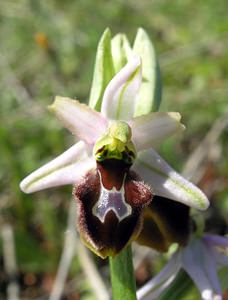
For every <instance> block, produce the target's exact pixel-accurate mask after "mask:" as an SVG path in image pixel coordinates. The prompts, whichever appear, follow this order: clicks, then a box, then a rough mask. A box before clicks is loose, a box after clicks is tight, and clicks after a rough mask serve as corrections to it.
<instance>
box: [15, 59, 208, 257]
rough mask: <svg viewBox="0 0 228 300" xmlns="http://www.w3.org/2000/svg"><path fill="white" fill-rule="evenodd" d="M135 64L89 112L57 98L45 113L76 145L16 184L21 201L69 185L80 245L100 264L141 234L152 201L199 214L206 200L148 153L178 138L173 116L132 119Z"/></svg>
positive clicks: (138, 67)
mask: <svg viewBox="0 0 228 300" xmlns="http://www.w3.org/2000/svg"><path fill="white" fill-rule="evenodd" d="M141 73H142V63H141V59H140V58H139V57H138V56H135V57H133V58H132V59H131V60H130V61H129V62H128V63H127V64H126V65H125V66H124V67H123V68H122V69H121V70H120V71H119V72H118V73H117V74H116V75H115V76H114V77H113V79H112V80H111V81H110V82H109V84H108V85H107V87H106V89H105V91H104V94H103V99H102V103H101V111H100V112H97V111H95V110H93V109H91V108H90V107H88V106H87V105H85V104H81V103H80V102H78V101H77V100H72V99H70V98H65V97H60V96H57V97H56V99H55V101H54V103H53V104H52V105H51V106H50V110H51V111H52V112H54V113H55V114H56V116H57V118H58V119H59V120H60V121H61V122H62V123H63V125H64V126H65V127H66V128H68V129H69V130H70V131H71V132H72V133H73V134H74V135H75V136H76V138H77V139H78V140H79V141H78V142H77V143H76V144H75V145H73V146H72V147H71V148H70V149H68V150H67V151H66V152H64V153H63V154H61V155H60V156H59V157H57V158H56V159H54V160H53V161H51V162H49V163H48V164H46V165H45V166H43V167H41V168H40V169H38V170H36V171H35V172H33V173H32V174H30V175H29V176H28V177H26V178H25V179H24V180H23V181H22V182H21V185H20V187H21V189H22V191H24V192H25V193H32V192H35V191H39V190H42V189H46V188H50V187H54V186H61V185H67V184H71V185H74V189H73V195H74V197H75V199H76V202H77V205H78V230H79V232H80V235H81V238H82V240H83V241H84V242H85V244H86V245H87V246H88V247H89V248H90V249H91V250H92V251H94V252H95V253H97V254H98V255H100V256H101V257H106V256H109V255H111V256H112V255H115V254H117V253H118V252H120V251H121V250H122V249H123V248H124V247H125V246H126V245H127V244H128V243H129V242H130V241H132V240H134V239H135V238H136V237H137V236H138V234H139V233H140V231H141V228H142V218H143V214H142V211H143V209H144V207H145V206H147V205H148V204H149V203H150V202H151V200H152V197H153V195H158V196H162V197H166V198H169V199H172V200H174V201H178V202H181V203H183V204H186V205H188V206H190V207H195V208H197V209H202V210H204V209H206V208H207V207H208V205H209V203H208V200H207V197H206V196H205V195H204V194H203V193H202V192H201V191H200V190H199V189H198V188H197V187H196V186H195V185H193V184H192V183H190V182H188V181H187V180H186V179H184V178H183V177H182V176H181V175H180V174H178V173H177V172H175V171H174V170H173V169H172V168H171V167H170V166H169V165H168V164H167V163H166V162H165V161H164V160H163V159H162V158H161V157H160V156H159V155H158V153H157V152H156V151H155V150H154V149H153V147H154V146H155V145H157V144H158V143H160V142H162V141H163V140H164V139H165V138H167V137H169V136H171V135H173V134H174V133H176V132H178V131H181V130H182V129H183V128H184V126H183V125H182V124H181V123H180V118H181V117H180V114H179V113H177V112H169V113H165V112H155V113H150V114H147V115H142V116H138V117H134V116H135V115H136V111H135V107H136V106H137V101H138V95H139V91H140V87H141V84H142V74H141Z"/></svg>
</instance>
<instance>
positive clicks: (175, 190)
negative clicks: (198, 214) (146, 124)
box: [133, 149, 209, 210]
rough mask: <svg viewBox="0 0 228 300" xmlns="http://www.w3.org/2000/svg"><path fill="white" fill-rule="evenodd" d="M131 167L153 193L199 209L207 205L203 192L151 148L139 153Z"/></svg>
mask: <svg viewBox="0 0 228 300" xmlns="http://www.w3.org/2000/svg"><path fill="white" fill-rule="evenodd" d="M133 169H134V170H135V171H136V172H137V173H138V174H140V176H141V177H142V178H143V179H144V180H145V182H146V183H149V184H150V185H151V187H152V189H153V191H154V194H155V195H158V196H162V197H165V198H169V199H173V200H175V201H178V202H181V203H183V204H186V205H188V206H190V207H194V208H197V209H201V210H204V209H206V208H207V207H208V206H209V201H208V199H207V197H206V196H205V194H204V193H203V192H202V191H201V190H200V189H199V188H197V187H196V186H195V185H194V184H192V183H191V182H189V181H188V180H186V179H185V178H183V177H182V176H181V175H180V174H178V173H177V172H176V171H174V170H173V169H172V168H171V167H170V166H169V165H168V164H167V163H166V162H165V160H163V159H162V158H161V157H160V156H159V155H158V154H157V153H156V152H155V151H154V150H153V149H150V150H146V151H142V152H141V153H139V154H138V157H137V159H136V161H135V164H134V165H133Z"/></svg>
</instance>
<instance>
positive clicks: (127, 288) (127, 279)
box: [109, 246, 136, 300]
mask: <svg viewBox="0 0 228 300" xmlns="http://www.w3.org/2000/svg"><path fill="white" fill-rule="evenodd" d="M109 263H110V272H111V281H112V299H113V300H122V299H127V300H136V286H135V277H134V269H133V263H132V252H131V246H128V247H127V248H126V249H124V250H123V251H122V252H121V253H120V254H119V255H117V256H116V257H114V258H112V257H110V258H109Z"/></svg>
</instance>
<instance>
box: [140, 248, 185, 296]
mask: <svg viewBox="0 0 228 300" xmlns="http://www.w3.org/2000/svg"><path fill="white" fill-rule="evenodd" d="M180 267H181V262H180V253H179V252H176V253H175V254H174V255H173V257H172V258H171V259H170V261H169V262H168V263H167V264H166V265H165V267H164V268H163V269H162V270H161V271H160V272H159V273H158V274H157V275H156V276H155V277H153V278H152V279H151V280H149V281H148V282H147V283H146V284H145V285H144V286H143V287H141V288H140V289H139V290H138V291H137V299H139V300H140V299H144V297H146V296H147V295H151V293H155V292H156V291H157V289H158V288H160V287H161V285H164V287H166V284H165V283H166V282H167V281H168V282H169V279H170V278H171V277H173V278H172V280H174V278H175V277H176V275H177V273H178V271H179V270H180ZM170 284H171V282H170ZM162 291H163V290H161V291H160V293H162Z"/></svg>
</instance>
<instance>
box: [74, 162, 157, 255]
mask: <svg viewBox="0 0 228 300" xmlns="http://www.w3.org/2000/svg"><path fill="white" fill-rule="evenodd" d="M130 167H131V164H128V163H126V162H125V161H124V160H118V159H105V160H103V161H101V162H97V168H96V169H95V170H93V171H91V172H89V173H87V174H86V176H85V177H84V179H83V180H82V182H81V183H80V184H79V185H77V187H75V188H74V191H73V194H74V196H75V198H76V201H77V204H78V230H79V232H80V236H81V238H82V240H83V241H84V243H85V244H86V245H87V246H88V247H89V248H90V249H91V250H92V251H94V252H95V253H96V254H97V255H99V256H101V257H102V258H105V257H106V256H115V255H116V254H118V253H119V252H120V251H121V250H122V249H123V248H124V247H125V246H126V245H127V244H128V243H129V242H131V241H132V240H133V239H135V238H136V237H137V236H138V234H139V233H140V231H141V228H142V209H143V208H144V207H145V206H146V205H148V204H149V203H150V202H151V200H152V193H151V189H150V187H148V186H147V185H145V184H144V183H143V182H141V181H140V179H139V178H138V176H137V175H136V174H135V173H134V172H133V171H131V170H130Z"/></svg>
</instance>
